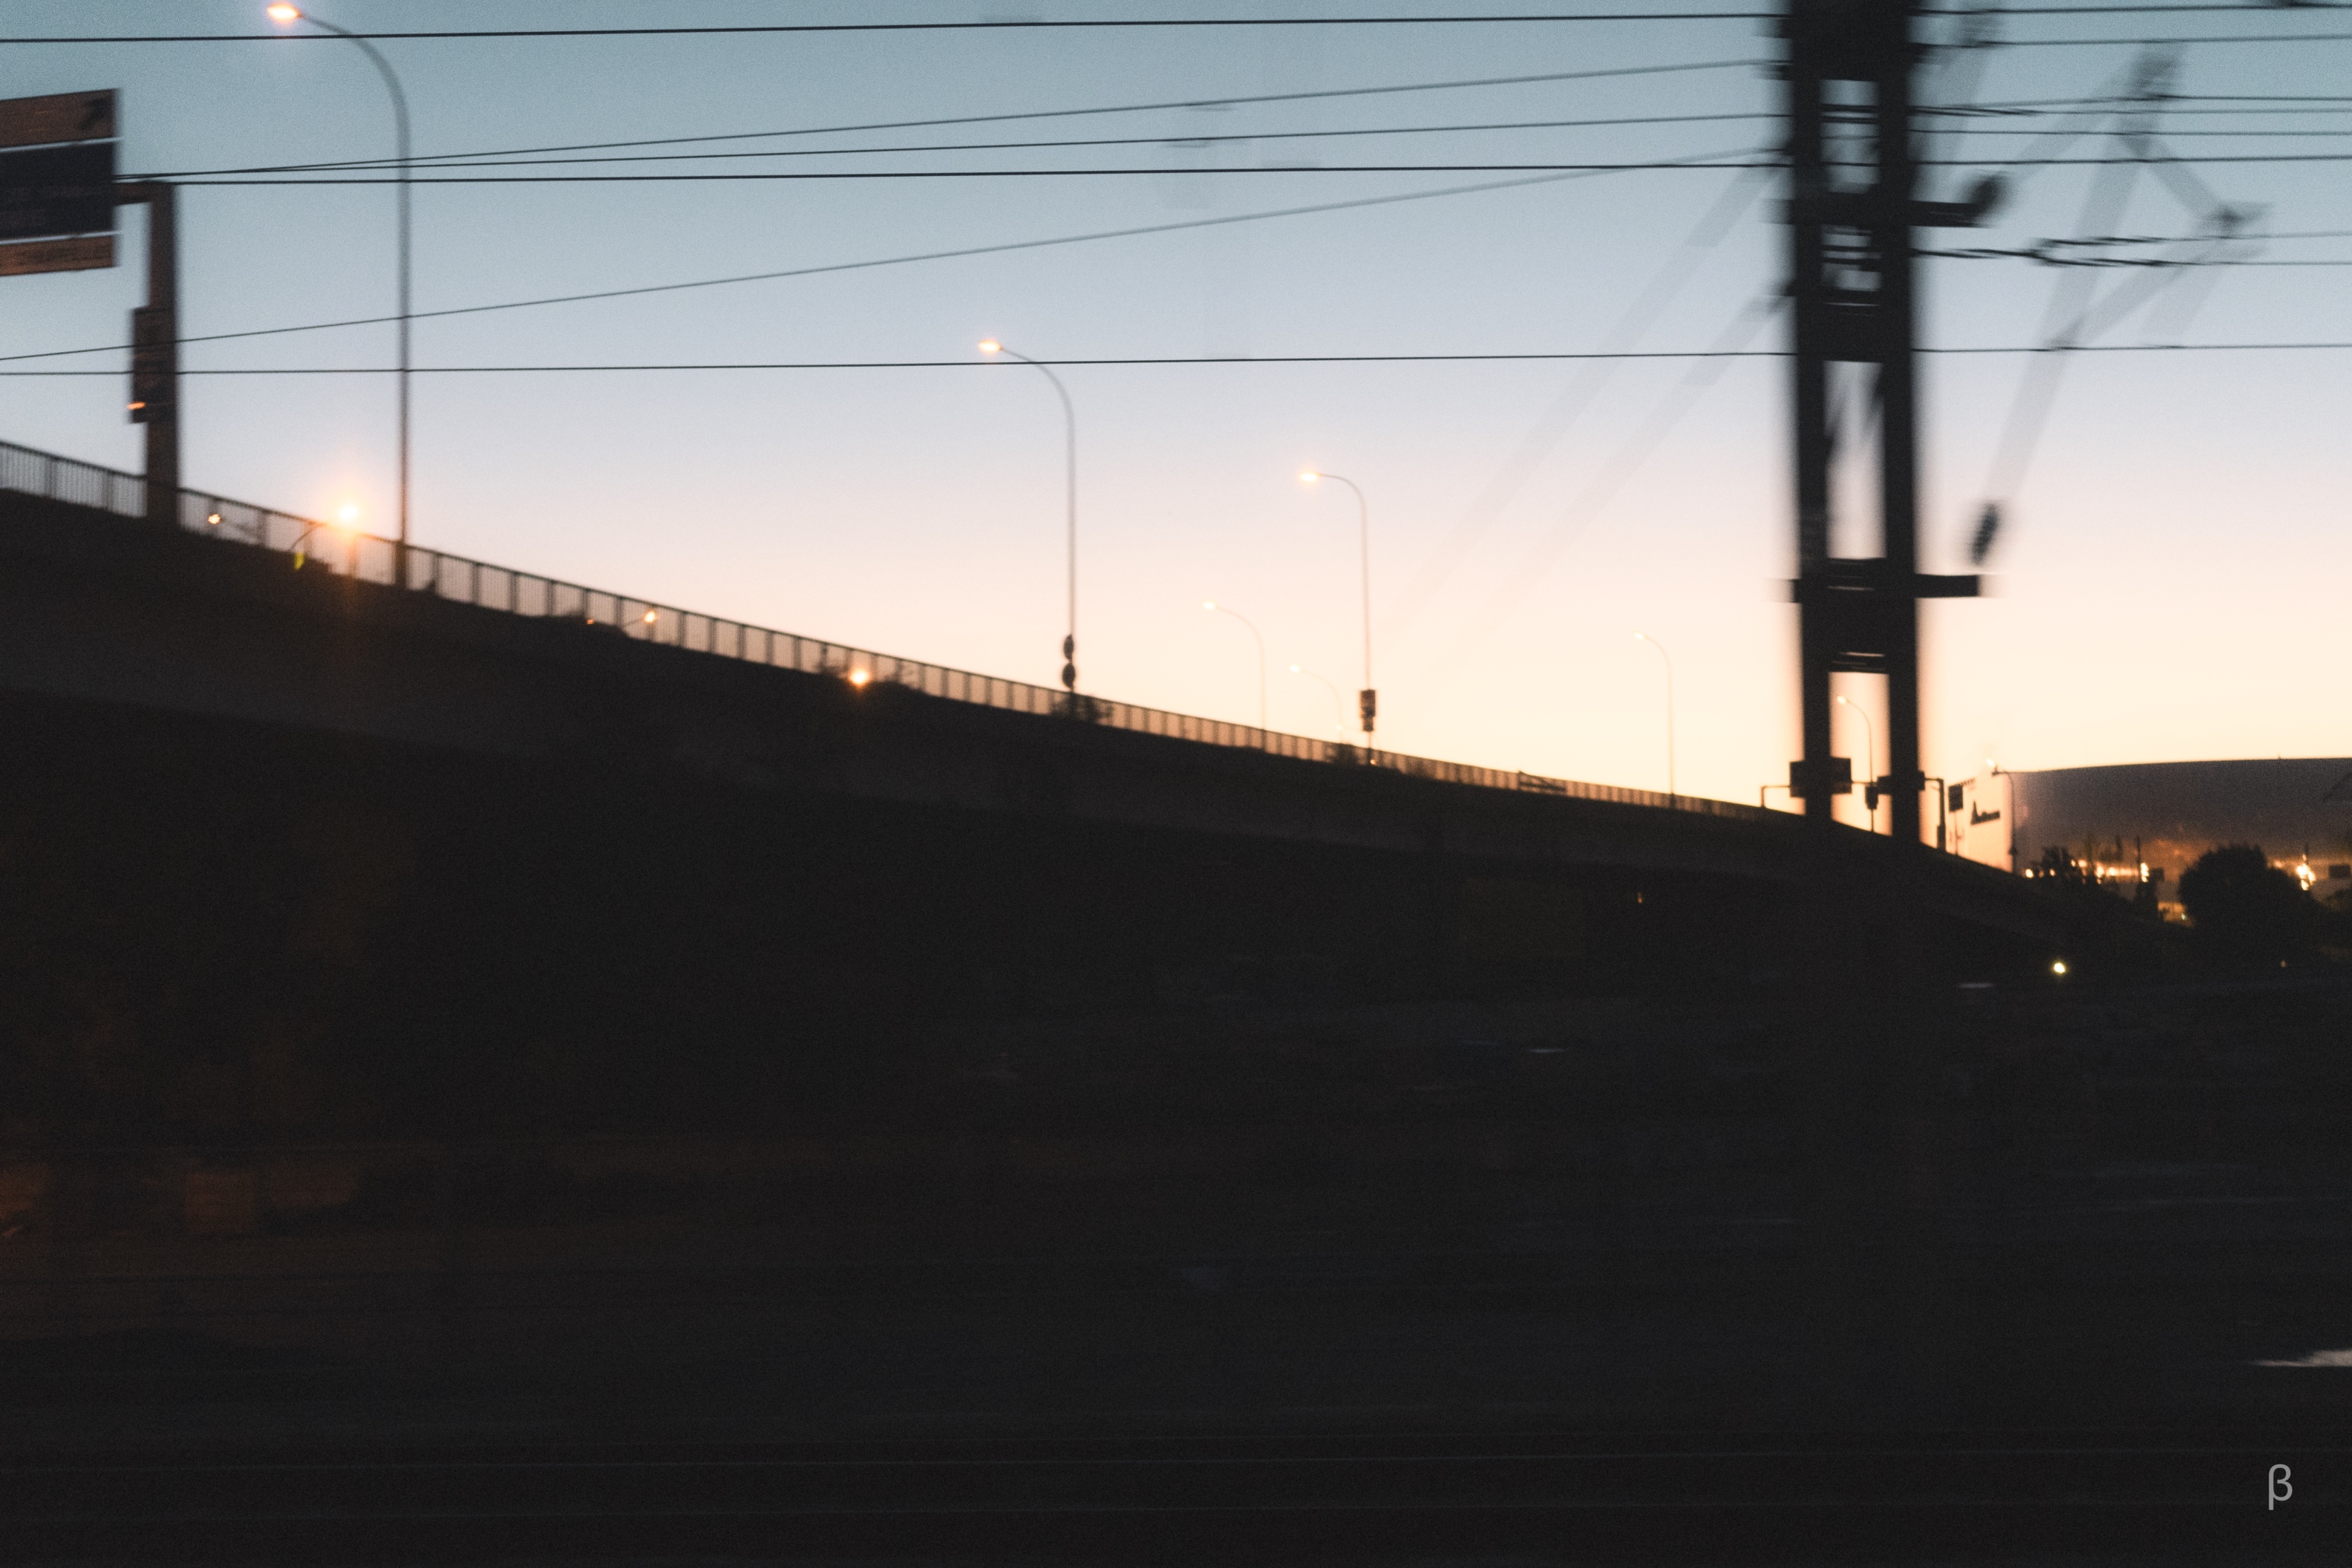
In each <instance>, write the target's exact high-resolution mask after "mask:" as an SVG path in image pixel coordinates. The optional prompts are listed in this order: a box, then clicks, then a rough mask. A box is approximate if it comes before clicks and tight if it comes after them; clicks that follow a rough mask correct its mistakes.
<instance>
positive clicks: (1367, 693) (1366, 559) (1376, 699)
mask: <svg viewBox="0 0 2352 1568" xmlns="http://www.w3.org/2000/svg"><path fill="white" fill-rule="evenodd" d="M1298 478H1299V479H1300V481H1301V482H1303V483H1306V484H1310V485H1311V484H1316V483H1318V482H1320V481H1322V480H1324V479H1329V480H1330V481H1332V482H1333V483H1334V484H1341V485H1345V486H1347V487H1348V488H1349V489H1351V490H1353V491H1355V493H1356V527H1357V531H1358V533H1359V536H1360V541H1361V544H1362V553H1363V568H1364V689H1362V690H1361V691H1360V692H1358V693H1357V694H1356V707H1357V709H1358V710H1359V711H1360V713H1361V715H1362V717H1363V721H1364V745H1365V748H1366V749H1367V750H1369V749H1370V746H1371V743H1372V720H1373V718H1374V717H1375V716H1376V715H1377V714H1378V713H1379V711H1380V693H1379V692H1377V691H1375V690H1373V689H1372V509H1371V506H1370V503H1369V502H1367V501H1366V500H1364V491H1363V487H1362V486H1360V485H1359V484H1357V483H1356V481H1355V480H1353V479H1349V478H1348V477H1347V476H1346V475H1345V474H1327V473H1324V472H1322V471H1321V470H1320V469H1317V468H1308V469H1307V470H1306V471H1305V472H1303V473H1301V474H1300V475H1299V476H1298Z"/></svg>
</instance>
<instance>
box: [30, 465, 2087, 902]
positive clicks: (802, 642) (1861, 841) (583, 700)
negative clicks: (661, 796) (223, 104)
mask: <svg viewBox="0 0 2352 1568" xmlns="http://www.w3.org/2000/svg"><path fill="white" fill-rule="evenodd" d="M145 489H146V487H145V482H144V481H143V480H142V479H139V478H137V477H136V476H133V475H130V474H125V473H120V472H116V471H113V470H110V469H106V468H99V467H96V466H93V465H90V464H86V463H80V462H77V461H74V460H72V459H69V458H60V457H56V456H53V455H50V454H46V453H40V452H36V451H32V450H29V449H26V448H24V447H14V446H8V445H5V444H0V560H5V562H6V563H7V568H8V569H7V571H6V573H5V582H0V686H5V689H9V690H12V691H16V692H18V693H24V694H37V695H38V696H40V697H44V698H49V699H57V700H66V701H68V702H72V703H80V704H102V705H110V706H113V705H120V706H123V707H127V708H135V709H143V710H166V711H171V712H174V713H178V714H182V715H188V716H196V717H201V718H209V719H216V720H226V721H237V722H241V723H248V724H259V725H265V726H269V727H272V728H275V729H281V730H288V731H312V732H325V733H330V734H340V735H348V736H355V737H366V738H368V739H370V740H373V741H378V742H391V743H394V744H397V745H401V746H410V747H424V748H431V749H434V750H436V751H439V752H455V753H472V754H477V755H483V756H496V757H500V758H504V759H509V760H512V761H517V762H523V763H533V764H540V765H550V764H551V765H554V766H556V767H558V768H569V769H583V768H584V769H588V770H607V769H615V768H617V769H622V770H627V771H633V772H634V771H643V770H646V769H656V770H659V769H667V770H672V771H675V772H677V773H682V774H687V775H692V776H695V777H698V778H700V779H704V780H708V781H711V782H714V783H719V784H727V785H731V786H735V787H738V788H743V789H750V790H753V791H761V790H772V789H778V788H784V789H790V790H793V791H794V792H805V793H813V794H815V795H828V796H840V797H849V798H856V799H866V800H871V801H877V802H887V803H894V804H898V805H915V806H924V807H945V808H950V809H952V810H956V811H962V812H973V813H981V814H987V815H992V816H1020V817H1027V818H1033V819H1038V818H1042V819H1048V820H1052V819H1066V820H1077V821H1084V822H1090V823H1098V824H1105V825H1114V826H1120V827H1128V828H1143V829H1150V830H1157V831H1167V832H1175V833H1179V834H1185V835H1204V836H1210V837H1217V838H1223V839H1229V840H1252V839H1255V840H1281V841H1291V842H1296V843H1301V844H1309V845H1315V846H1321V847H1332V848H1339V849H1347V850H1369V851H1374V852H1385V853H1391V854H1404V855H1410V856H1416V857H1429V856H1438V857H1442V858H1446V859H1448V860H1450V861H1453V862H1455V863H1458V864H1459V865H1462V866H1465V867H1469V868H1485V869H1486V870H1489V871H1494V872H1502V873H1508V874H1541V873H1543V872H1546V871H1549V870H1556V869H1560V868H1618V869H1620V870H1622V871H1624V872H1628V873H1633V874H1635V875H1636V876H1637V878H1638V877H1641V876H1647V877H1649V878H1650V879H1653V880H1656V879H1658V878H1659V877H1660V876H1661V875H1663V876H1664V877H1675V876H1685V877H1692V876H1696V877H1702V878H1705V879H1709V880H1715V881H1720V880H1724V879H1729V880H1732V881H1739V882H1752V883H1764V884H1785V883H1787V882H1789V881H1790V880H1792V879H1795V878H1797V877H1798V876H1800V875H1801V873H1802V871H1803V869H1804V868H1805V867H1806V866H1808V865H1809V864H1811V863H1813V860H1814V858H1816V857H1818V856H1819V855H1820V854H1822V853H1823V852H1824V846H1825V845H1826V846H1828V847H1829V851H1828V852H1831V853H1833V854H1835V855H1836V856H1837V857H1838V858H1840V859H1841V860H1843V861H1848V862H1852V863H1853V864H1854V865H1856V866H1871V865H1879V866H1884V867H1886V868H1890V869H1891V868H1893V867H1894V866H1895V865H1896V864H1897V863H1901V864H1904V865H1906V866H1907V867H1908V868H1909V871H1908V873H1907V874H1906V884H1907V885H1908V887H1909V888H1910V889H1911V894H1912V896H1913V897H1915V898H1916V899H1918V900H1923V901H1924V903H1925V905H1926V907H1927V908H1928V909H1930V910H1933V911H1934V912H1935V913H1936V914H1937V915H1939V916H1942V917H1945V918H1948V919H1951V920H1956V921H1962V922H1965V923H1967V924H1969V925H1973V926H1979V927H1984V928H1987V929H1990V930H1997V931H2003V932H2007V933H2009V934H2011V935H2013V936H2015V937H2019V938H2022V939H2026V940H2028V941H2030V942H2037V943H2047V942H2057V941H2061V940H2063V935H2064V924H2063V921H2061V920H2059V919H2058V918H2056V917H2055V916H2053V912H2052V911H2051V910H2050V909H2049V908H2048V905H2047V903H2046V901H2045V900H2042V899H2039V898H2037V897H2035V896H2034V894H2033V892H2032V889H2029V888H2027V887H2025V886H2024V885H2022V884H2021V883H2020V882H2018V881H2017V880H2016V879H2011V878H2009V877H2006V876H2002V875H2000V874H1999V873H1997V872H1993V871H1990V870H1988V869H1987V868H1983V867H1979V866H1976V865H1973V864H1970V863H1969V862H1967V861H1965V860H1963V859H1961V858H1958V857H1956V856H1948V855H1934V854H1931V853H1928V852H1927V851H1924V850H1923V851H1919V852H1917V853H1910V854H1906V852H1905V850H1904V849H1903V847H1898V846H1896V845H1894V844H1892V843H1890V842H1888V841H1886V840H1885V839H1883V838H1874V837H1871V836H1869V835H1866V834H1864V833H1862V832H1860V831H1859V830H1856V829H1852V828H1847V827H1843V826H1839V827H1834V828H1832V829H1831V830H1830V831H1829V832H1828V833H1826V834H1824V833H1822V832H1820V831H1809V830H1808V828H1807V826H1806V825H1805V824H1804V823H1803V822H1802V821H1801V819H1800V818H1797V817H1795V816H1791V815H1790V814H1785V813H1770V812H1766V811H1762V810H1759V809H1758V808H1756V807H1754V806H1749V805H1739V804H1734V803H1730V802H1725V801H1717V800H1708V799H1704V798H1699V797H1695V796H1689V795H1683V796H1668V795H1661V794H1656V793H1654V792H1650V791H1644V790H1634V789H1625V788H1619V787H1615V786H1612V785H1604V784H1585V783H1580V782H1576V781H1572V780H1567V779H1556V778H1547V777H1541V776H1538V775H1534V774H1529V773H1516V772H1507V771H1503V770H1498V769H1493V768H1482V767H1475V766H1470V765H1467V764H1464V763H1449V762H1439V761H1433V760H1432V759H1428V758H1423V757H1414V756H1407V755H1402V754H1399V753H1396V752H1381V751H1372V750H1369V749H1365V748H1360V747H1357V746H1353V745H1349V744H1346V743H1342V742H1331V741H1325V740H1319V739H1314V738H1309V737H1305V736H1299V735H1293V734H1286V733H1283V732H1281V731H1271V730H1265V729H1259V728H1255V727H1251V726H1247V725H1240V724H1233V723H1227V722H1223V721H1215V720H1209V719H1202V718H1197V717H1193V716H1190V715H1185V714H1180V713H1172V712H1167V711H1164V710H1158V709H1152V708H1146V707H1141V706H1139V705H1136V704H1132V703H1125V702H1118V701H1113V700H1107V699H1103V698H1098V697H1091V696H1084V695H1080V696H1077V697H1076V698H1075V699H1073V697H1072V696H1071V695H1070V694H1068V693H1066V692H1063V691H1060V690H1056V689H1051V688H1046V687H1041V686H1034V685H1029V684H1026V683H1024V682H1020V681H1013V680H1006V679H999V678H995V677H991V676H983V675H978V674H973V673H971V672H968V671H963V670H958V669H951V668H944V667H941V666H939V665H935V664H929V663H925V662H921V661H919V660H913V659H906V658H896V657H893V656H890V655H887V654H883V653H878V652H876V651H873V650H870V649H865V648H857V647H845V646H842V645H839V644H835V643H829V642H824V641H820V640H818V639H814V638H810V637H798V636H794V635H792V634H789V633H786V632H782V631H776V630H772V629H769V628H766V627H760V626H748V625H745V624H743V623H740V622H737V621H730V620H727V619H724V618H721V617H717V616H706V615H701V614H698V613H696V612H693V611H690V610H685V609H681V608H677V607H676V606H671V605H662V604H657V603H654V602H651V601H648V600H645V599H641V598H636V597H633V596H631V595H625V594H620V593H613V592H607V591H604V590H600V589H595V588H589V587H584V586H582V585H580V584H571V583H564V582H561V581H557V580H555V579H551V578H548V577H544V576H540V575H536V574H530V573H527V572H520V571H516V570H513V569H511V568H508V567H503V566H497V565H492V564H490V563H485V562H480V561H474V560H468V559H466V558H464V557H460V556H457V555H452V554H449V553H446V552H440V551H434V550H428V549H424V548H420V547H415V546H410V547H408V548H407V549H406V550H405V552H403V551H402V550H401V548H400V547H399V546H398V545H397V544H395V542H393V541H391V540H388V539H383V538H380V537H376V536H373V535H370V534H366V533H362V532H358V531H349V530H344V529H341V528H337V527H334V526H331V525H328V524H323V523H320V522H317V521H311V520H308V519H303V518H299V517H294V516H290V515H288V514H285V513H282V512H277V511H273V510H268V509H266V508H260V507H255V506H250V505H246V504H243V503H239V502H236V501H231V500H224V499H222V498H219V497H215V496H210V495H205V494H202V493H199V492H194V491H184V492H183V493H182V494H181V496H180V498H179V509H178V512H177V521H178V527H177V529H176V530H175V531H174V530H166V529H162V528H159V527H158V526H156V525H155V524H154V523H152V522H151V521H146V520H147V519H148V518H149V517H150V516H151V515H152V513H151V510H150V509H149V507H148V504H147V497H146V494H145Z"/></svg>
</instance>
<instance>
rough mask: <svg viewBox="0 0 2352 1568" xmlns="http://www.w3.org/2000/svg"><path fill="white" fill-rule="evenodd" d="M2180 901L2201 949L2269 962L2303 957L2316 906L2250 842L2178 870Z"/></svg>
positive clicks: (2235, 959)
mask: <svg viewBox="0 0 2352 1568" xmlns="http://www.w3.org/2000/svg"><path fill="white" fill-rule="evenodd" d="M2180 902H2181V904H2182V906H2183V907H2184V908H2185V909H2187V910H2188V911H2189V923H2190V924H2191V925H2193V926H2194V927H2195V928H2196V931H2197V936H2198V940H2199V942H2201V943H2202V944H2203V945H2204V946H2205V948H2206V950H2207V951H2208V952H2210V953H2211V954H2212V956H2213V957H2214V958H2216V959H2218V960H2220V961H2221V963H2229V964H2263V965H2265V966H2267V965H2271V964H2274V963H2279V962H2280V961H2281V960H2283V959H2292V958H2296V957H2299V956H2302V955H2303V954H2304V953H2305V952H2308V951H2309V950H2310V946H2311V942H2312V940H2313V938H2314V936H2315V934H2316V928H2317V921H2318V915H2319V906H2318V905H2317V904H2315V902H2313V900H2312V899H2311V896H2310V895H2309V894H2307V893H2305V891H2304V890H2303V886H2302V884H2301V883H2299V882H2297V881H2296V880H2295V879H2294V878H2293V877H2291V876H2289V875H2288V874H2287V873H2286V872H2284V871H2282V870H2280V869H2279V868H2277V867H2275V866H2273V865H2272V864H2271V863H2270V858H2269V857H2268V856H2266V855H2264V854H2263V852H2262V850H2261V849H2260V848H2259V847H2256V846H2254V845H2252V844H2230V845H2224V846H2223V847H2221V848H2219V849H2210V850H2208V851H2206V852H2205V853H2204V854H2203V855H2201V856H2200V857H2199V858H2198V860H2197V863H2196V864H2195V865H2194V866H2191V867H2189V869H2188V870H2186V871H2183V872H2182V873H2181V874H2180Z"/></svg>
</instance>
